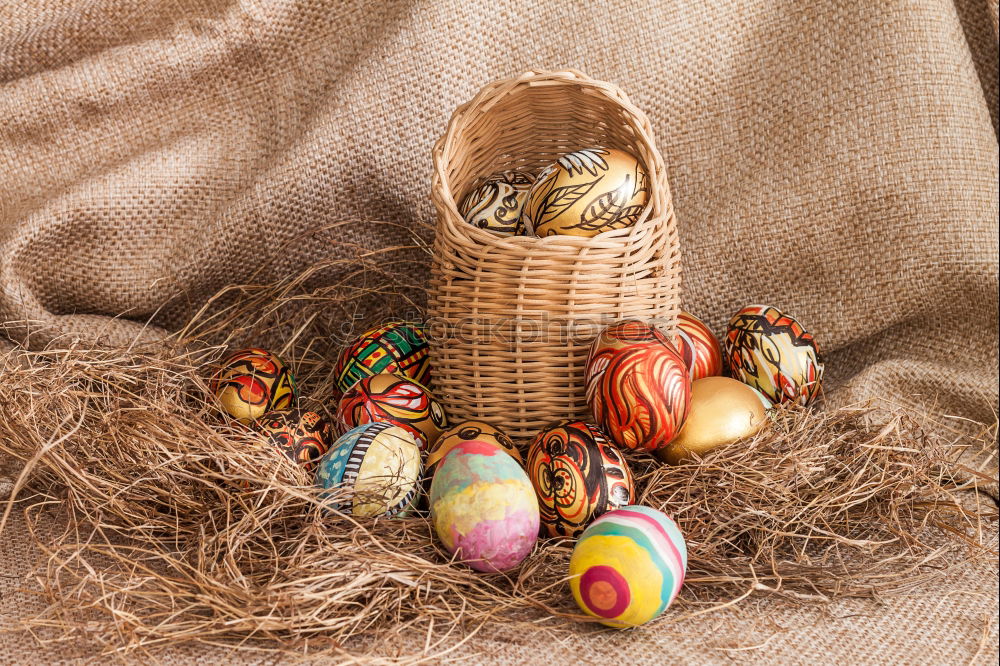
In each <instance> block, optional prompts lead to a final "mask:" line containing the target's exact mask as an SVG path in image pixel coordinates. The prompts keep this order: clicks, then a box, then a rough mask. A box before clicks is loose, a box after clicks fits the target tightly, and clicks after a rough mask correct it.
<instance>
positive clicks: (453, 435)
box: [424, 421, 524, 477]
mask: <svg viewBox="0 0 1000 666" xmlns="http://www.w3.org/2000/svg"><path fill="white" fill-rule="evenodd" d="M472 441H477V442H486V443H487V444H492V445H493V446H495V447H497V448H498V449H500V450H501V451H504V452H506V453H507V455H509V456H510V457H511V458H513V459H514V460H516V461H517V462H518V464H523V463H524V461H523V460H521V453H520V452H519V451H518V450H517V446H516V445H515V444H514V440H512V439H511V438H510V437H509V436H508V435H507V433H505V432H504V431H503V430H500V428H497V427H496V426H492V425H490V424H489V423H486V422H484V421H462V422H461V423H459V424H458V425H454V426H452V427H450V428H448V429H447V430H445V431H444V432H442V433H441V436H440V437H439V438H438V440H437V442H435V443H434V445H433V446H432V447H431V448H430V449H428V451H427V460H426V461H425V463H424V469H425V472H426V474H425V476H427V477H430V476H432V475H433V474H434V468H435V467H437V464H438V463H439V462H440V461H441V459H442V458H444V457H445V455H446V454H447V453H448V452H449V451H451V450H452V449H453V448H455V447H456V446H458V445H459V444H461V443H462V442H472Z"/></svg>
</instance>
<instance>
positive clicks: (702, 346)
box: [674, 311, 722, 381]
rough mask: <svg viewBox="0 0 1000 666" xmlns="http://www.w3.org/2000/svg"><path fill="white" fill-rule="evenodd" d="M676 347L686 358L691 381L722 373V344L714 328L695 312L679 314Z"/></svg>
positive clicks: (685, 361)
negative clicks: (713, 331) (713, 330)
mask: <svg viewBox="0 0 1000 666" xmlns="http://www.w3.org/2000/svg"><path fill="white" fill-rule="evenodd" d="M674 347H675V348H676V349H677V351H678V352H679V353H680V355H681V358H682V359H684V365H686V366H687V369H688V374H689V375H690V376H691V381H695V380H696V379H702V378H704V377H715V376H718V375H721V374H722V345H720V344H719V339H718V338H717V337H715V334H714V333H712V329H710V328H709V327H708V326H706V325H705V322H703V321H702V320H701V319H698V318H697V317H695V316H694V315H693V314H689V313H687V312H684V311H681V313H680V314H679V315H677V335H676V336H675V337H674Z"/></svg>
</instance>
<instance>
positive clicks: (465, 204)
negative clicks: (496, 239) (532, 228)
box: [458, 171, 535, 236]
mask: <svg viewBox="0 0 1000 666" xmlns="http://www.w3.org/2000/svg"><path fill="white" fill-rule="evenodd" d="M534 182H535V178H534V176H532V175H531V174H530V173H525V172H523V171H505V172H503V173H499V174H495V175H493V176H490V177H489V178H488V179H486V181H485V182H484V183H483V184H482V185H480V186H479V187H477V188H476V189H474V190H473V191H471V192H469V194H468V195H466V197H465V199H464V200H463V201H462V206H461V208H459V211H458V212H460V213H461V214H462V217H463V218H465V221H466V222H468V223H469V224H472V225H475V226H477V227H479V228H480V229H486V230H487V231H492V232H493V233H495V234H499V235H501V236H513V235H515V234H518V235H523V234H524V224H523V223H522V222H521V208H523V207H524V202H525V200H526V199H527V198H528V190H530V189H531V185H532V183H534Z"/></svg>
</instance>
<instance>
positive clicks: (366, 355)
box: [334, 321, 431, 394]
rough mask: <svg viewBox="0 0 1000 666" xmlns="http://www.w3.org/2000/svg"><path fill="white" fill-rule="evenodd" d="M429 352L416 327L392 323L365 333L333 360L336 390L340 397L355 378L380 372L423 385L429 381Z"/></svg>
mask: <svg viewBox="0 0 1000 666" xmlns="http://www.w3.org/2000/svg"><path fill="white" fill-rule="evenodd" d="M429 353H430V352H429V347H428V344H427V336H426V335H425V334H424V331H423V329H422V328H421V327H420V326H418V325H416V324H407V323H404V322H401V321H393V322H389V323H387V324H383V325H382V326H378V327H376V328H373V329H371V330H370V331H365V332H364V333H362V334H361V336H360V337H358V338H357V339H356V340H355V341H354V342H352V343H351V344H349V345H347V347H345V348H344V350H343V351H342V352H341V353H340V357H339V358H338V359H337V365H336V366H335V367H334V377H335V378H336V382H337V390H338V391H340V393H341V394H343V393H344V392H346V391H347V390H348V389H349V388H351V387H352V386H354V383H355V382H357V381H358V380H359V379H362V378H364V377H371V376H372V375H377V374H380V373H383V372H394V373H396V374H398V375H403V376H404V377H409V378H410V379H415V380H416V381H418V382H420V383H421V384H423V385H424V386H426V385H428V384H429V383H430V379H431V364H430V356H429Z"/></svg>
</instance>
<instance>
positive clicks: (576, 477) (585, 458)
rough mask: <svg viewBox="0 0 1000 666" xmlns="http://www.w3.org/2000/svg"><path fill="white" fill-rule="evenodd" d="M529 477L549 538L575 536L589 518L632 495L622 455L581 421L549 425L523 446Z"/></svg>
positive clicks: (630, 475)
mask: <svg viewBox="0 0 1000 666" xmlns="http://www.w3.org/2000/svg"><path fill="white" fill-rule="evenodd" d="M528 476H530V477H531V484H532V485H533V486H534V488H535V495H536V496H537V497H538V510H539V514H540V519H541V525H542V531H543V533H544V534H545V535H546V536H550V537H559V536H567V537H573V536H576V535H577V534H579V533H580V532H582V531H583V529H584V527H586V526H587V524H588V523H589V522H590V521H591V520H592V519H593V518H596V517H597V516H600V515H601V514H603V513H605V512H606V511H609V510H611V509H615V508H618V507H622V506H626V505H628V504H631V503H632V501H633V500H634V499H635V483H634V481H633V480H632V472H631V470H629V467H628V463H626V462H625V458H624V457H622V454H621V452H620V451H619V450H618V449H616V448H615V447H614V445H613V444H612V443H611V442H609V441H608V439H607V438H606V437H605V436H604V434H603V433H602V432H601V431H600V430H599V429H598V428H597V426H595V425H594V424H592V423H587V422H585V421H561V422H557V423H553V424H552V425H550V426H548V427H546V428H545V429H544V430H542V431H541V432H540V433H538V435H536V436H535V438H534V440H532V442H531V447H530V448H529V450H528Z"/></svg>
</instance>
